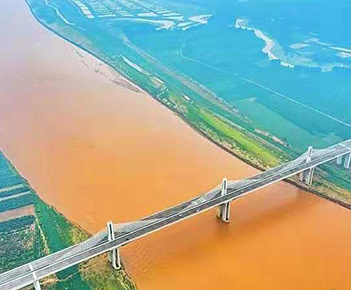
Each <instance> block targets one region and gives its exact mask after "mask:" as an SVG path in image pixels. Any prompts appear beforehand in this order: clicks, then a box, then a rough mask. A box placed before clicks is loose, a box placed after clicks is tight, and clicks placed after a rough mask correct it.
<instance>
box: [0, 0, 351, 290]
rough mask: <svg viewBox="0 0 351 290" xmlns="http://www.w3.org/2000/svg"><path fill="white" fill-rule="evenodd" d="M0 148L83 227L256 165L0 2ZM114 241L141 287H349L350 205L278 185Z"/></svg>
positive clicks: (141, 212)
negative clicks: (224, 217)
mask: <svg viewBox="0 0 351 290" xmlns="http://www.w3.org/2000/svg"><path fill="white" fill-rule="evenodd" d="M0 31H1V34H2V36H3V37H2V39H3V41H2V43H1V45H0V148H1V149H2V150H3V151H4V153H5V154H6V155H7V156H8V157H9V159H10V160H11V161H12V162H13V163H14V165H15V166H16V167H17V168H18V169H19V171H20V172H21V173H22V174H23V175H24V176H25V177H26V178H27V179H28V180H29V182H30V183H31V184H32V186H33V187H34V188H35V189H36V190H37V192H38V193H39V195H40V196H41V197H42V198H43V199H44V200H45V201H46V202H48V203H49V204H52V205H54V206H55V207H56V208H57V209H58V210H59V211H60V212H62V213H63V214H65V215H66V216H67V217H68V218H69V219H70V220H72V221H74V222H76V223H78V224H79V225H81V226H82V227H83V228H85V229H86V230H88V231H89V232H91V233H94V232H97V231H98V230H100V229H101V228H102V227H104V226H105V223H106V221H108V220H113V221H114V222H125V221H131V220H135V219H138V218H141V217H143V216H146V215H149V214H151V213H153V212H155V211H158V210H161V209H164V208H166V207H168V206H172V205H175V204H177V203H179V202H181V201H184V200H186V199H189V198H191V197H194V196H195V195H198V194H200V193H201V192H204V191H205V190H208V189H211V188H212V187H214V186H216V185H217V184H218V183H219V182H220V181H221V179H222V177H224V176H226V177H228V178H229V179H240V178H243V177H246V176H250V175H252V174H254V173H256V172H257V171H256V170H255V169H253V168H251V167H250V166H248V165H246V164H244V163H243V162H241V161H239V160H238V159H236V158H234V157H232V156H230V155H229V154H227V153H225V152H223V151H222V150H221V149H219V148H218V147H216V146H215V145H213V144H212V143H210V142H209V141H208V140H206V139H205V138H203V137H202V136H200V135H198V134H197V133H196V132H194V131H193V130H192V129H191V128H190V127H189V126H187V125H186V124H185V123H184V122H183V121H181V120H180V119H179V118H178V117H176V116H175V115H174V114H173V113H172V112H170V111H169V110H167V109H166V108H164V107H163V106H161V105H160V104H159V103H157V102H156V101H155V100H153V99H152V98H151V97H149V96H147V95H146V94H145V93H142V92H139V93H138V92H133V91H130V90H128V89H126V88H124V87H122V86H118V85H116V84H114V83H112V82H111V81H110V80H109V79H108V78H107V77H104V76H102V75H101V74H98V73H96V68H97V67H100V68H101V67H102V66H99V63H98V62H97V61H96V60H94V59H93V58H91V57H89V56H87V55H85V56H84V57H83V58H82V57H81V56H79V55H78V54H77V53H76V51H75V49H74V48H73V47H72V46H71V45H70V44H68V43H66V42H64V41H63V40H61V39H59V38H58V37H56V36H55V35H53V34H52V33H51V32H49V31H47V30H45V29H44V28H43V27H42V26H40V24H38V23H37V22H36V20H34V18H33V17H32V16H31V14H30V12H29V11H28V8H27V6H26V5H25V3H24V1H22V0H12V1H10V0H4V1H3V3H2V9H1V11H0ZM231 210H232V217H231V222H230V224H229V225H227V224H222V223H221V222H219V221H218V220H217V219H216V218H215V211H214V210H211V211H209V212H206V213H204V214H201V215H199V216H196V217H194V218H191V219H189V220H186V221H184V222H182V223H181V224H178V225H174V226H172V227H170V228H167V229H164V230H162V231H160V232H157V233H154V234H152V235H150V236H148V237H145V238H143V239H141V240H139V241H137V242H133V243H131V244H130V245H127V246H125V247H123V248H122V249H121V254H122V258H123V261H124V263H125V265H126V268H127V271H128V272H129V273H130V275H131V277H132V278H133V280H134V281H135V282H136V284H137V286H138V287H139V289H141V290H149V289H150V290H161V289H162V290H164V289H169V290H173V289H174V290H179V289H182V290H185V289H189V290H190V289H191V290H193V289H201V290H210V289H240V290H242V289H244V290H249V289H252V290H257V289H267V290H268V289H285V290H290V289H291V290H297V289H309V290H314V289H315V290H321V289H325V290H331V289H338V290H342V289H350V288H351V251H349V247H350V244H351V212H350V211H349V210H346V209H344V208H342V207H340V206H338V205H335V204H333V203H330V202H328V201H325V200H323V199H320V198H317V197H315V196H313V195H311V194H309V193H306V192H303V191H301V190H299V189H297V188H295V187H293V186H291V185H288V184H286V183H279V184H276V185H273V186H270V187H269V188H266V189H264V190H260V191H257V192H255V193H252V194H250V195H248V196H246V197H244V198H242V199H240V200H237V201H235V202H233V203H232V208H231Z"/></svg>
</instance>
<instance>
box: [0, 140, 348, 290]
mask: <svg viewBox="0 0 351 290" xmlns="http://www.w3.org/2000/svg"><path fill="white" fill-rule="evenodd" d="M332 160H336V163H337V164H339V165H341V166H344V167H345V168H347V169H349V168H350V163H351V139H349V140H347V141H344V142H341V143H339V144H336V145H333V146H330V147H328V148H325V149H313V148H312V147H309V148H308V151H307V152H306V153H304V154H303V155H301V156H300V157H298V158H296V159H295V160H293V161H291V162H288V163H286V164H283V165H281V166H278V167H275V168H273V169H270V170H267V171H265V172H262V173H259V174H257V175H254V176H252V177H249V178H247V179H243V180H240V181H227V180H226V179H223V181H222V183H221V184H220V185H218V186H217V187H215V188H214V189H212V190H210V191H209V192H207V193H204V194H202V195H200V196H198V197H196V198H193V199H191V200H189V201H186V202H184V203H181V204H179V205H176V206H174V207H172V208H168V209H166V210H164V211H161V212H158V213H155V214H153V215H150V216H148V217H146V218H143V219H141V220H139V221H134V222H129V223H124V224H113V223H112V222H108V223H107V227H106V229H104V230H102V231H101V232H99V233H97V234H95V235H94V236H92V237H91V238H89V239H88V240H86V241H84V242H82V243H79V244H76V245H74V246H71V247H69V248H66V249H63V250H61V251H59V252H56V253H53V254H51V255H48V256H45V257H43V258H41V259H39V260H36V261H33V262H31V263H29V264H25V265H23V266H21V267H18V268H15V269H13V270H10V271H8V272H5V273H2V274H0V289H1V290H16V289H21V288H23V287H26V286H29V285H34V288H35V290H40V289H41V286H40V282H39V281H40V280H41V279H43V278H45V277H47V276H49V275H52V274H55V273H57V272H59V271H61V270H64V269H66V268H69V267H71V266H73V265H77V264H79V263H81V262H84V261H87V260H89V259H91V258H93V257H96V256H98V255H101V254H104V253H108V259H109V260H110V262H111V264H112V266H113V268H115V269H119V268H120V267H121V260H120V255H119V248H120V247H122V246H124V245H126V244H128V243H130V242H132V241H134V240H137V239H140V238H141V237H143V236H146V235H149V234H151V233H153V232H155V231H158V230H161V229H162V228H165V227H167V226H170V225H172V224H175V223H178V222H180V221H182V220H184V219H187V218H190V217H192V216H194V215H197V214H200V213H202V212H204V211H206V210H209V209H211V208H214V207H218V213H217V216H218V217H219V218H220V219H221V220H222V221H223V222H229V219H230V203H231V202H232V201H233V200H235V199H237V198H239V197H242V196H244V195H246V194H249V193H250V192H253V191H255V190H257V189H260V188H263V187H266V186H268V185H270V184H273V183H275V182H278V181H280V180H283V179H286V178H289V177H291V176H293V175H297V174H299V178H300V181H302V182H305V183H306V184H307V185H311V184H312V181H313V175H314V170H315V168H316V167H317V166H319V165H321V164H324V163H326V162H329V161H332Z"/></svg>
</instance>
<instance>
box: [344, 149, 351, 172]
mask: <svg viewBox="0 0 351 290" xmlns="http://www.w3.org/2000/svg"><path fill="white" fill-rule="evenodd" d="M350 164H351V153H349V154H347V155H346V156H345V162H344V167H345V168H346V169H349V168H350Z"/></svg>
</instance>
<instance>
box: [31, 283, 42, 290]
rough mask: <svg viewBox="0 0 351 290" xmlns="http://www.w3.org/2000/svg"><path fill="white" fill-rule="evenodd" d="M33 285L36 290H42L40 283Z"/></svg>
mask: <svg viewBox="0 0 351 290" xmlns="http://www.w3.org/2000/svg"><path fill="white" fill-rule="evenodd" d="M33 285H34V289H35V290H41V286H40V283H39V281H35V282H34V284H33Z"/></svg>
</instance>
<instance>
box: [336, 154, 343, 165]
mask: <svg viewBox="0 0 351 290" xmlns="http://www.w3.org/2000/svg"><path fill="white" fill-rule="evenodd" d="M341 163H342V156H339V157H337V158H336V164H338V165H341Z"/></svg>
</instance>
